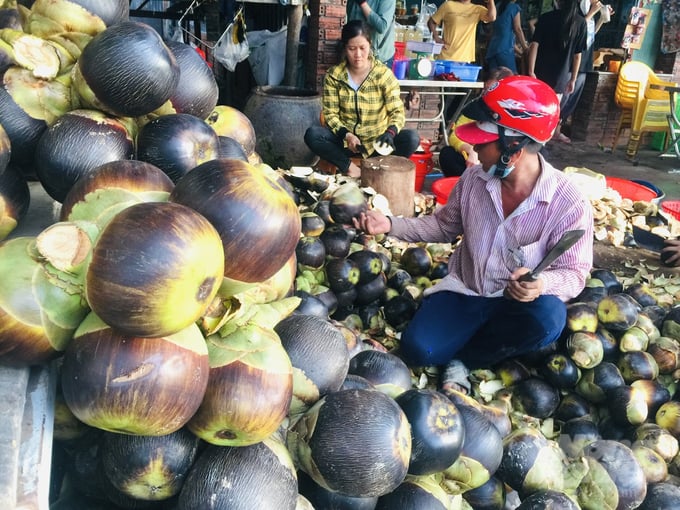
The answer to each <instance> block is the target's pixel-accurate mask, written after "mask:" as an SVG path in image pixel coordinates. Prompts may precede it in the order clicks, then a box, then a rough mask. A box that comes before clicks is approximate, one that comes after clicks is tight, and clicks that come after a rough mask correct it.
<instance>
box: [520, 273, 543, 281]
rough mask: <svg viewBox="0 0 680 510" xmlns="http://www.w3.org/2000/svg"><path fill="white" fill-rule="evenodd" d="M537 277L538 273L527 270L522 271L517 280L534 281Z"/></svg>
mask: <svg viewBox="0 0 680 510" xmlns="http://www.w3.org/2000/svg"><path fill="white" fill-rule="evenodd" d="M537 279H538V275H537V274H535V273H534V272H533V271H528V272H526V273H524V274H523V275H522V276H520V277H519V278H518V279H517V281H520V282H535V281H536V280H537Z"/></svg>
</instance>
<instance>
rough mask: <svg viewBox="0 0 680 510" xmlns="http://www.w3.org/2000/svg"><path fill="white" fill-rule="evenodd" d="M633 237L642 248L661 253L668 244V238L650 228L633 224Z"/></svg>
mask: <svg viewBox="0 0 680 510" xmlns="http://www.w3.org/2000/svg"><path fill="white" fill-rule="evenodd" d="M633 239H635V244H637V245H638V246H639V247H640V248H644V249H646V250H650V251H653V252H656V253H660V252H661V250H663V248H664V246H666V240H665V239H664V238H663V237H661V236H660V235H657V234H654V233H652V232H650V231H649V230H645V229H644V228H640V227H638V226H635V225H633Z"/></svg>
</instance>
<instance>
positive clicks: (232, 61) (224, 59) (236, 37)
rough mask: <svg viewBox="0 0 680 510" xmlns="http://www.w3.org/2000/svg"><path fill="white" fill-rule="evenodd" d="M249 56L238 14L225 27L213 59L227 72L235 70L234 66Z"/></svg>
mask: <svg viewBox="0 0 680 510" xmlns="http://www.w3.org/2000/svg"><path fill="white" fill-rule="evenodd" d="M248 55H250V47H249V45H248V38H247V37H246V30H245V23H244V22H243V19H242V17H241V15H240V13H239V14H237V15H236V17H235V18H234V22H233V23H232V24H231V25H229V27H227V29H226V30H225V31H224V33H223V34H222V35H221V36H220V39H219V40H218V41H217V44H216V45H215V59H216V60H217V61H218V62H219V63H220V64H222V65H223V66H224V67H226V68H227V69H228V70H229V71H232V72H233V71H235V70H236V64H238V63H239V62H243V61H244V60H245V59H247V58H248Z"/></svg>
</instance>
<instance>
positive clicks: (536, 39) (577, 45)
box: [527, 0, 587, 139]
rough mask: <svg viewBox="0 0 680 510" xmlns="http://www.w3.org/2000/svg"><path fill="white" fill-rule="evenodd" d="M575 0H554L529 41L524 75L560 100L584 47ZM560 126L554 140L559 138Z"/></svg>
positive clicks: (567, 91)
mask: <svg viewBox="0 0 680 510" xmlns="http://www.w3.org/2000/svg"><path fill="white" fill-rule="evenodd" d="M578 3H579V0H558V1H557V2H556V4H557V5H556V9H555V10H554V11H550V12H546V13H544V14H541V16H540V17H539V18H538V21H537V22H536V30H535V31H534V35H533V37H532V40H531V44H529V56H528V59H527V60H528V62H527V66H528V70H527V71H528V74H529V76H531V77H532V78H538V79H539V80H542V81H544V82H545V83H547V84H548V85H550V86H551V87H552V88H553V90H554V91H555V93H556V94H557V96H558V97H559V98H560V100H561V99H562V96H563V95H565V94H571V93H572V92H573V91H574V89H575V86H576V78H577V77H578V72H579V69H580V67H581V54H582V53H583V52H584V51H585V50H586V49H587V46H586V45H587V29H586V20H585V19H584V17H583V16H581V15H580V14H579V10H578V9H579V5H578ZM563 136H564V135H562V133H561V132H560V126H559V125H558V126H557V128H556V129H555V134H554V136H553V138H554V139H560V138H561V137H563Z"/></svg>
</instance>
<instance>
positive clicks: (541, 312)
mask: <svg viewBox="0 0 680 510" xmlns="http://www.w3.org/2000/svg"><path fill="white" fill-rule="evenodd" d="M566 320H567V307H566V305H565V304H564V302H562V301H561V300H560V299H558V298H557V297H555V296H547V295H546V296H540V297H539V298H538V299H536V300H535V301H532V302H529V303H520V302H519V301H515V300H513V299H506V298H504V297H498V298H487V297H480V296H466V295H463V294H458V293H456V292H444V291H442V292H436V293H434V294H431V295H429V296H427V297H426V298H425V299H424V300H423V302H422V304H421V306H420V308H419V309H418V311H417V312H416V314H415V316H414V317H413V319H412V320H411V322H410V323H409V325H408V326H407V328H406V330H405V331H404V332H403V333H402V337H401V345H400V349H399V354H400V356H402V358H403V359H404V361H405V362H406V363H407V364H408V365H410V366H433V365H445V364H446V363H448V362H449V361H450V360H451V359H453V358H457V359H459V360H461V361H462V362H463V363H465V364H466V365H467V366H468V367H470V368H479V367H490V366H492V365H494V364H495V363H498V362H499V361H501V360H503V359H505V358H509V357H512V356H519V355H521V354H526V353H529V352H532V351H534V350H536V349H539V348H541V347H545V346H547V345H550V344H551V343H552V342H554V341H555V340H557V339H558V338H559V336H560V334H561V333H562V330H563V329H564V327H565V324H566Z"/></svg>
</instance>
